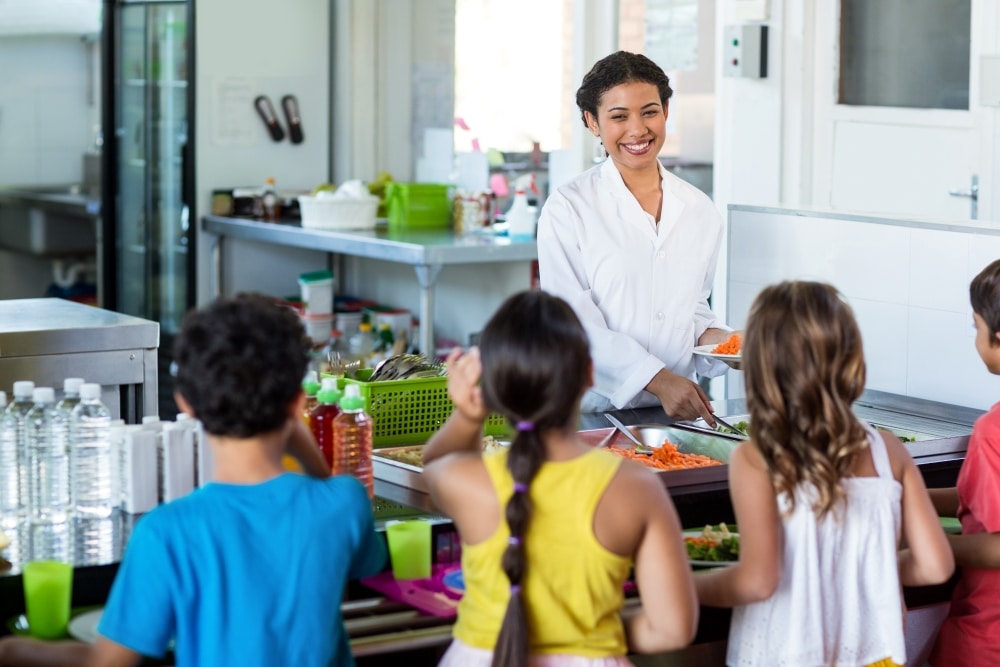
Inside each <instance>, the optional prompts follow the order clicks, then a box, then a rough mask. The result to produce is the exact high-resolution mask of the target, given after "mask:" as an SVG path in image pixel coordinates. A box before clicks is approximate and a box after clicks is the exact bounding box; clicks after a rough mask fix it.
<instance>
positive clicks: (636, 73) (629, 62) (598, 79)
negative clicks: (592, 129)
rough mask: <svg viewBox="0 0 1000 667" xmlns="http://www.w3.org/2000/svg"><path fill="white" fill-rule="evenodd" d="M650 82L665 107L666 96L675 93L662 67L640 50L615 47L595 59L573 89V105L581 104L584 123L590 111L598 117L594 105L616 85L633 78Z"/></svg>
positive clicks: (599, 102) (633, 79)
mask: <svg viewBox="0 0 1000 667" xmlns="http://www.w3.org/2000/svg"><path fill="white" fill-rule="evenodd" d="M636 81H637V82H641V83H651V84H653V85H654V86H656V88H657V90H659V92H660V102H661V103H662V104H663V106H664V108H666V106H667V100H669V99H670V96H671V95H673V94H674V91H673V89H672V88H671V87H670V78H669V77H668V76H667V75H666V73H664V71H663V69H662V68H660V66H659V65H657V64H656V63H654V62H653V61H652V60H650V59H649V58H647V57H646V56H644V55H642V54H640V53H629V52H628V51H618V52H617V53H612V54H611V55H610V56H605V57H604V58H601V59H600V60H598V61H597V62H596V63H595V64H594V66H593V67H591V68H590V71H589V72H587V74H586V75H584V77H583V82H582V83H581V84H580V89H579V90H577V91H576V106H578V107H579V108H580V116H581V117H582V118H583V124H584V126H585V127H587V114H586V113H585V112H587V111H589V112H590V113H591V115H593V116H594V118H597V107H598V106H600V104H601V97H602V96H603V95H604V93H606V92H608V91H609V90H611V89H612V88H614V87H615V86H618V85H620V84H623V83H632V82H636Z"/></svg>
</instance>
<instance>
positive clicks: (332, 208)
mask: <svg viewBox="0 0 1000 667" xmlns="http://www.w3.org/2000/svg"><path fill="white" fill-rule="evenodd" d="M378 202H379V200H378V197H372V198H371V199H333V198H331V197H319V196H315V195H301V196H299V208H300V210H301V214H302V226H303V227H308V228H312V229H327V230H331V231H338V230H369V229H375V213H376V212H377V211H378Z"/></svg>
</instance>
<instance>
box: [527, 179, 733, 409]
mask: <svg viewBox="0 0 1000 667" xmlns="http://www.w3.org/2000/svg"><path fill="white" fill-rule="evenodd" d="M660 176H661V179H662V183H663V206H662V212H661V216H660V221H659V224H658V225H655V224H652V225H651V224H650V219H651V216H650V215H649V214H648V213H646V212H645V211H643V209H642V207H641V206H640V205H639V202H638V200H636V198H635V196H633V195H632V193H631V192H629V190H628V188H627V187H626V186H625V182H624V181H623V180H622V177H621V174H620V173H619V172H618V169H617V167H616V166H615V164H614V161H612V160H611V159H607V160H605V161H604V162H603V163H602V164H600V165H597V166H595V167H593V168H591V169H588V170H587V171H586V172H584V173H583V174H580V175H579V176H577V177H576V178H574V179H573V180H571V181H570V182H569V183H566V184H565V185H563V186H562V187H560V188H559V189H558V190H557V191H556V192H554V193H552V194H551V195H550V196H549V198H548V199H547V200H546V202H545V206H544V207H543V208H542V213H541V216H540V217H539V220H538V266H539V274H540V278H541V286H542V289H544V290H545V291H547V292H551V293H552V294H555V295H558V296H560V297H562V298H563V299H565V300H566V301H567V302H568V303H569V304H570V305H571V306H572V307H573V309H574V310H575V311H576V314H577V315H578V316H579V317H580V319H581V320H582V321H583V325H584V327H585V328H586V330H587V335H588V336H589V337H590V347H591V355H592V356H593V359H594V387H593V389H592V390H591V391H589V392H588V393H587V396H585V397H584V401H583V405H582V409H583V410H584V411H585V412H589V411H599V410H608V409H611V408H612V407H614V408H631V407H639V406H647V405H658V404H659V401H658V400H657V399H656V397H655V396H654V395H653V394H651V393H649V392H646V391H644V390H643V387H645V386H646V384H648V383H649V381H650V380H651V379H652V378H653V376H654V375H656V373H658V372H659V371H660V369H661V368H666V369H667V370H669V371H671V372H673V373H676V374H678V375H682V376H685V377H688V378H692V379H693V377H694V373H695V371H696V370H697V372H698V373H699V374H701V375H704V376H706V377H712V376H715V375H721V374H722V373H724V372H725V371H726V370H727V366H725V365H724V364H722V363H720V362H718V361H714V360H712V359H709V358H707V357H695V355H694V353H693V348H694V346H695V345H696V344H697V340H698V337H699V336H701V334H702V333H704V332H705V330H706V329H709V328H719V329H725V330H728V327H726V326H725V325H724V324H722V322H721V321H720V320H719V319H718V318H717V317H716V316H715V313H713V312H712V310H711V309H710V308H709V306H708V296H709V294H710V293H711V290H712V282H713V280H714V278H715V267H716V263H717V262H718V258H719V245H720V243H721V241H722V232H723V229H724V226H723V223H722V218H721V217H720V216H719V213H718V211H717V210H716V208H715V205H714V204H713V203H712V200H711V199H709V198H708V196H707V195H705V193H703V192H701V191H700V190H698V189H697V188H695V187H694V186H693V185H691V184H689V183H687V182H685V181H683V180H681V179H680V178H678V177H676V176H674V175H673V174H671V173H669V172H667V171H666V170H665V169H664V168H663V166H662V165H661V166H660Z"/></svg>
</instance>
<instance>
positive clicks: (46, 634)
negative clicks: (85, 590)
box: [21, 560, 73, 639]
mask: <svg viewBox="0 0 1000 667" xmlns="http://www.w3.org/2000/svg"><path fill="white" fill-rule="evenodd" d="M21 578H22V580H23V583H24V604H25V607H27V612H26V616H27V617H28V633H29V634H30V635H31V636H33V637H38V638H39V639H56V638H59V637H65V636H66V627H67V625H68V623H69V609H70V599H71V597H72V592H73V566H72V565H70V564H69V563H60V562H58V561H54V560H36V561H31V562H29V563H25V564H24V569H23V570H22V572H21Z"/></svg>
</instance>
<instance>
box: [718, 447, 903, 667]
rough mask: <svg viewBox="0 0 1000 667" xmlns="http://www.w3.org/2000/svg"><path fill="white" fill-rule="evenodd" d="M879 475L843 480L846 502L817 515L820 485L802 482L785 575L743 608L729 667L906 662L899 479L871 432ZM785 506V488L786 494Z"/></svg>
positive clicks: (856, 666)
mask: <svg viewBox="0 0 1000 667" xmlns="http://www.w3.org/2000/svg"><path fill="white" fill-rule="evenodd" d="M868 442H869V446H870V447H871V453H872V459H873V461H874V464H875V470H876V472H878V477H851V478H847V479H844V480H843V482H842V483H843V486H844V490H845V491H846V494H847V503H846V506H844V505H841V506H840V507H839V508H838V509H837V510H834V512H837V515H836V516H835V515H834V513H832V512H831V513H828V514H827V515H826V516H825V517H824V518H823V520H822V521H817V519H816V515H815V514H814V513H813V511H812V507H811V499H812V498H814V497H815V487H813V486H812V485H809V486H807V487H800V489H799V490H798V491H797V492H796V503H795V510H794V511H793V512H792V515H791V516H789V517H787V518H786V519H785V520H784V530H783V537H784V540H783V541H784V546H783V548H782V554H781V580H780V581H779V583H778V589H777V590H776V591H775V592H774V594H773V595H772V596H771V597H770V598H768V599H767V600H764V601H762V602H755V603H753V604H750V605H746V606H742V607H736V608H735V609H734V610H733V616H732V621H731V623H730V626H729V649H728V653H727V655H726V664H728V665H730V666H731V667H750V666H751V665H754V666H756V665H767V666H768V667H828V666H836V667H860V666H861V665H869V664H871V663H873V662H878V661H879V660H884V659H885V658H892V661H893V662H894V663H896V664H898V665H904V664H906V644H905V641H904V637H903V599H902V589H901V587H900V582H899V568H898V565H897V561H896V551H897V546H898V544H899V534H900V517H901V513H902V508H901V500H902V485H901V484H900V483H899V482H897V481H896V480H895V479H894V478H893V475H892V468H891V466H890V463H889V456H888V454H887V452H886V449H885V442H884V441H883V440H882V436H881V435H879V434H878V433H877V432H875V431H874V430H869V434H868ZM779 507H780V509H781V511H782V513H784V512H785V511H786V510H787V507H788V498H787V496H782V497H781V498H780V499H779Z"/></svg>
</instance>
